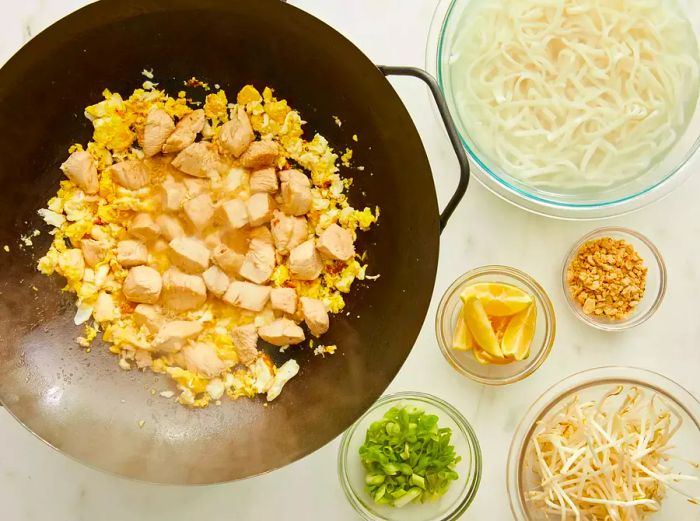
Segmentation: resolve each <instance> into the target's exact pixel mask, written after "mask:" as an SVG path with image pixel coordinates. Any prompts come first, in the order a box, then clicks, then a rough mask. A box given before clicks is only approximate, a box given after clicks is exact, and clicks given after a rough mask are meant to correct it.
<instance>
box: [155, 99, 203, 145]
mask: <svg viewBox="0 0 700 521" xmlns="http://www.w3.org/2000/svg"><path fill="white" fill-rule="evenodd" d="M204 121H205V117H204V110H202V109H198V110H195V111H193V112H190V113H189V114H187V115H186V116H185V117H183V118H182V119H181V120H180V121H178V122H177V125H176V126H175V131H174V132H173V133H172V134H170V136H168V139H166V141H165V144H164V145H163V153H164V154H172V153H173V152H179V151H180V150H183V149H184V148H186V147H188V146H189V145H191V144H192V143H194V140H195V138H196V137H197V134H199V133H200V132H201V131H202V129H203V128H204Z"/></svg>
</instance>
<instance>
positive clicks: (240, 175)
mask: <svg viewBox="0 0 700 521" xmlns="http://www.w3.org/2000/svg"><path fill="white" fill-rule="evenodd" d="M246 179H248V172H247V170H246V169H245V168H231V169H229V171H228V172H226V173H225V174H222V179H221V191H222V192H224V193H226V194H229V195H236V194H237V193H239V192H240V191H241V188H242V187H243V185H244V184H245V181H246Z"/></svg>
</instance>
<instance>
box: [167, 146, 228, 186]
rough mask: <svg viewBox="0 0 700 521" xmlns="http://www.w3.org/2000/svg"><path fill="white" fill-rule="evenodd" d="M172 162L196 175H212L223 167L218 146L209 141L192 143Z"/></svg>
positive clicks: (184, 170)
mask: <svg viewBox="0 0 700 521" xmlns="http://www.w3.org/2000/svg"><path fill="white" fill-rule="evenodd" d="M171 164H172V165H173V166H174V167H175V168H177V169H179V170H181V171H182V172H184V173H186V174H189V175H191V176H194V177H211V176H212V175H215V174H218V173H220V172H221V171H222V169H223V164H222V163H221V159H220V158H219V152H218V151H217V150H216V146H215V145H213V144H211V143H209V142H208V141H200V142H198V143H192V144H191V145H190V146H188V147H187V148H186V149H184V150H183V151H182V152H180V153H179V154H178V155H177V156H175V159H173V162H172V163H171Z"/></svg>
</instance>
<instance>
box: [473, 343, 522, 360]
mask: <svg viewBox="0 0 700 521" xmlns="http://www.w3.org/2000/svg"><path fill="white" fill-rule="evenodd" d="M473 353H474V358H476V361H477V362H479V363H480V364H481V365H489V364H496V365H505V364H509V363H511V362H512V361H513V359H512V358H511V357H505V358H499V357H496V356H493V355H490V354H488V353H487V352H486V351H484V350H483V349H481V348H480V347H479V346H478V345H475V346H474V351H473Z"/></svg>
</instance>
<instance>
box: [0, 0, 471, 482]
mask: <svg viewBox="0 0 700 521" xmlns="http://www.w3.org/2000/svg"><path fill="white" fill-rule="evenodd" d="M151 68H153V69H154V70H155V73H156V75H157V80H156V81H158V80H160V81H161V82H162V83H161V85H162V86H164V87H166V88H167V89H168V90H169V91H170V92H177V91H178V90H180V89H181V88H182V80H183V79H186V78H190V77H191V76H193V75H194V76H197V77H198V78H200V79H202V80H204V81H209V82H211V83H212V84H213V83H219V84H220V85H221V87H222V88H224V89H226V90H227V91H228V92H230V93H233V92H236V91H237V89H238V88H239V87H240V86H242V85H244V84H246V83H253V84H255V85H257V86H258V87H262V86H264V85H270V86H273V87H274V88H275V89H276V92H277V93H278V95H279V96H280V97H283V98H286V99H287V100H288V101H289V103H290V104H291V105H292V106H293V107H295V108H297V109H299V110H300V111H301V114H302V116H303V117H304V119H305V120H307V121H308V124H307V127H306V128H307V132H311V133H312V132H320V133H321V134H323V135H324V136H326V137H327V138H328V139H329V141H330V142H331V143H332V144H333V145H334V146H335V147H336V148H339V149H342V148H344V147H345V146H352V147H353V148H354V149H355V156H354V158H353V161H354V163H355V164H358V165H364V166H365V171H364V172H362V173H360V172H354V171H348V172H345V173H346V174H348V175H353V176H354V180H355V182H354V184H353V187H352V191H351V200H352V202H354V203H355V205H357V206H360V205H365V204H367V205H370V206H374V205H378V206H380V207H381V219H380V225H379V226H377V227H376V228H374V229H373V230H372V231H371V232H369V233H367V234H364V235H363V236H362V238H361V240H360V243H359V245H358V247H359V249H360V250H364V249H366V250H367V252H368V262H369V264H370V266H371V268H370V271H371V272H372V273H379V274H381V277H380V278H379V280H377V281H376V282H374V283H371V284H363V285H360V284H358V285H356V286H355V287H354V288H353V292H352V294H351V295H350V296H349V297H348V298H347V302H348V307H347V310H348V311H349V312H350V313H349V316H346V315H345V314H343V315H340V316H337V317H335V318H334V319H333V320H332V325H331V329H330V331H329V333H328V334H327V335H326V336H325V337H324V339H323V341H324V342H325V343H327V344H333V343H336V344H338V346H339V352H338V353H337V354H335V355H334V356H331V357H326V358H325V359H322V358H321V357H317V356H313V354H312V352H311V350H310V349H308V348H304V349H300V350H297V351H296V352H294V353H293V356H294V357H295V358H296V359H297V360H298V361H299V362H300V365H301V367H302V369H301V372H300V374H299V375H298V377H296V378H295V379H294V380H292V381H291V382H290V383H289V384H288V386H287V387H286V388H285V392H284V393H283V394H282V396H281V397H280V398H278V399H277V400H276V401H274V402H272V403H271V404H270V405H269V406H268V407H264V406H263V401H262V400H238V401H236V402H231V401H225V402H224V403H223V404H222V405H221V406H211V407H209V408H207V409H205V410H189V409H186V408H184V407H182V406H180V405H178V404H176V403H174V402H173V401H172V400H165V399H162V398H160V397H158V396H157V395H156V396H153V395H152V394H151V392H150V390H151V389H156V390H158V391H160V390H163V389H166V388H167V386H168V385H169V384H168V383H167V382H164V381H159V379H158V378H156V377H155V376H154V375H153V374H151V373H139V372H136V371H131V372H129V373H125V372H124V371H122V370H121V369H119V368H118V366H117V364H116V360H115V359H114V357H113V356H112V355H110V354H109V353H108V352H107V351H106V348H105V347H104V345H103V344H101V343H96V344H95V346H93V349H92V352H91V353H86V352H85V351H84V350H83V349H81V348H79V347H78V346H77V345H76V344H75V342H74V339H75V337H76V336H78V334H79V333H80V328H79V327H77V326H75V325H73V315H74V312H75V307H74V305H73V301H74V296H72V295H68V294H62V293H61V291H60V289H61V287H62V280H59V279H60V278H59V277H52V278H47V277H44V276H42V275H40V274H39V273H38V272H37V271H36V269H35V265H36V260H37V258H38V257H40V256H41V255H42V254H43V252H44V251H45V250H46V248H47V247H48V245H49V243H50V237H49V235H48V234H47V233H46V232H47V229H46V226H45V225H43V223H42V222H41V220H40V219H39V217H38V216H37V214H36V210H37V209H39V208H41V207H42V206H44V205H45V204H46V201H47V200H48V199H49V197H50V196H51V195H52V194H53V193H55V191H56V189H57V186H58V182H59V180H60V178H61V176H60V171H59V170H58V166H59V164H60V163H61V162H62V161H63V160H64V159H65V157H66V154H67V148H68V146H69V145H70V144H71V143H74V142H76V141H78V142H83V143H85V142H87V141H88V140H89V139H90V137H91V133H92V128H91V125H90V123H89V122H88V121H87V120H86V119H85V118H84V117H83V108H84V107H85V106H86V105H87V104H89V103H94V102H96V101H97V100H99V99H100V97H101V92H102V90H103V89H104V88H105V87H108V88H110V89H111V90H113V91H119V92H122V93H128V92H131V90H133V89H134V88H135V87H136V86H138V85H139V84H140V82H141V81H142V80H143V78H142V77H141V76H140V73H141V71H142V70H143V69H151ZM383 73H384V74H411V75H414V76H417V77H419V78H421V79H423V80H425V81H427V82H428V83H429V86H430V87H431V90H432V92H433V94H434V95H435V96H436V98H437V100H438V105H439V108H440V109H441V113H442V116H443V118H444V119H445V122H446V124H447V128H448V133H449V135H450V138H451V140H452V142H453V145H454V146H455V150H456V151H457V154H458V156H459V159H460V165H461V177H460V181H459V187H458V189H457V191H456V193H455V195H454V196H453V198H452V200H451V201H450V203H449V205H448V207H447V209H446V210H445V212H444V213H443V215H442V217H441V216H440V215H439V213H438V207H437V200H436V195H435V188H434V185H433V180H432V176H431V171H430V167H429V165H428V160H427V158H426V155H425V151H424V149H423V145H422V143H421V140H420V138H419V136H418V133H417V131H416V129H415V127H414V125H413V123H412V121H411V118H410V117H409V115H408V113H407V112H406V109H405V108H404V106H403V104H402V103H401V101H400V99H399V97H398V96H397V95H396V93H395V92H394V90H393V89H392V87H391V85H390V84H389V82H388V81H387V80H386V79H385V76H384V74H383ZM332 115H336V116H338V117H340V119H341V120H342V121H343V125H342V127H338V126H337V125H336V124H335V123H334V122H333V119H332V117H331V116H332ZM0 128H2V129H3V134H4V135H3V139H2V140H0V186H2V187H3V190H2V192H1V193H0V244H3V245H4V244H8V245H10V246H11V252H10V253H9V254H5V253H3V252H0V291H1V292H2V297H1V300H0V302H1V306H2V316H1V317H0V320H1V326H0V402H2V404H4V406H5V407H6V408H7V410H8V411H10V412H11V413H12V414H13V415H14V416H15V417H16V418H17V420H19V421H20V422H22V423H23V424H24V425H25V426H26V427H27V428H28V429H30V430H31V431H32V432H34V433H35V434H36V435H37V436H39V437H40V438H41V439H43V440H45V441H46V442H47V443H49V444H50V445H52V446H54V447H56V448H57V449H58V450H61V451H63V452H64V453H65V454H68V455H70V456H72V457H74V458H76V459H77V460H80V461H82V462H85V463H87V464H89V465H92V466H94V467H97V468H100V469H103V470H106V471H110V472H113V473H117V474H120V475H124V476H128V477H132V478H136V479H141V480H147V481H155V482H167V483H214V482H222V481H228V480H234V479H239V478H244V477H247V476H252V475H255V474H259V473H262V472H266V471H269V470H271V469H275V468H278V467H280V466H282V465H285V464H287V463H290V462H292V461H294V460H296V459H298V458H301V457H302V456H304V455H306V454H309V453H310V452H312V451H314V450H315V449H317V448H319V447H321V446H322V445H323V444H325V443H327V442H328V441H330V440H331V439H333V438H334V437H335V436H337V435H338V434H339V433H341V432H342V431H343V430H344V429H346V428H347V427H348V426H349V425H350V424H351V423H352V422H353V421H354V420H355V419H356V418H357V417H358V416H359V415H360V414H361V413H362V412H363V411H364V410H365V409H366V408H367V407H369V405H370V404H371V403H372V402H373V401H374V400H376V399H377V397H378V396H379V395H380V394H381V393H382V391H383V390H384V389H385V388H386V386H387V385H388V384H389V382H390V381H391V380H392V378H393V377H394V376H395V375H396V373H397V372H398V370H399V369H400V367H401V365H402V364H403V362H404V360H405V359H406V357H407V356H408V354H409V352H410V350H411V347H412V346H413V343H414V341H415V339H416V337H417V335H418V332H419V330H420V328H421V325H422V323H423V320H424V318H425V314H426V311H427V309H428V304H429V302H430V297H431V293H432V290H433V284H434V280H435V272H436V267H437V261H438V246H439V233H440V230H441V228H442V226H444V225H445V223H446V221H447V219H448V217H449V215H450V214H451V212H452V210H454V207H455V206H456V204H457V203H458V202H459V200H460V199H461V197H462V195H463V194H464V191H465V189H466V185H467V180H468V166H467V160H466V157H465V155H464V152H463V150H462V148H461V146H460V145H459V142H458V140H457V138H456V134H455V132H454V129H453V127H452V125H451V121H450V119H449V116H448V115H447V112H446V110H445V108H444V104H443V103H442V100H441V98H440V96H439V93H438V91H437V88H435V84H434V81H432V79H431V78H430V77H429V76H428V75H427V74H425V73H423V72H422V71H418V70H415V69H405V68H390V67H386V68H378V67H376V66H375V65H373V64H372V62H371V61H370V60H369V59H368V58H367V57H365V56H364V55H363V54H362V53H361V52H360V51H359V50H358V49H357V48H356V47H354V46H353V45H352V44H351V43H350V42H349V41H348V40H346V39H345V38H343V37H342V36H341V35H340V34H339V33H337V32H335V31H334V30H333V29H331V28H330V27H328V26H327V25H325V24H323V23H322V22H320V21H319V20H317V19H315V18H313V17H312V16H309V15H308V14H305V13H303V12H302V11H300V10H298V9H296V8H294V7H291V6H289V5H286V4H283V3H281V2H279V1H277V0H249V1H244V0H103V1H102V2H98V3H96V4H93V5H90V6H88V7H85V8H83V9H81V10H80V11H77V12H76V13H74V14H72V15H70V16H68V17H67V18H65V19H63V20H61V21H59V22H58V23H56V24H55V25H53V26H52V27H50V28H49V29H47V30H46V31H44V32H43V33H41V34H40V35H38V36H37V37H36V38H34V39H33V40H32V41H31V42H30V43H29V44H27V45H26V46H25V47H24V48H23V49H21V50H20V51H19V52H18V53H17V54H16V55H15V56H14V57H13V58H12V59H11V60H10V61H9V62H8V63H7V64H6V65H5V66H4V67H3V68H2V69H1V70H0ZM355 133H357V134H358V135H359V137H360V143H358V144H355V143H354V142H353V141H352V140H351V136H352V134H355ZM363 192H364V193H366V197H365V196H363V195H362V194H363ZM35 228H38V229H40V230H42V231H43V233H42V234H41V235H40V236H39V237H37V238H35V239H34V247H33V248H26V249H20V248H18V247H17V245H18V239H19V236H20V235H21V234H24V233H27V232H29V231H31V230H34V229H35ZM33 287H34V288H36V290H35V289H33ZM290 351H291V350H290ZM269 353H270V354H271V356H272V357H273V358H274V359H275V360H276V361H277V362H281V361H282V360H284V359H285V358H286V357H289V356H290V352H289V351H288V352H287V353H285V354H284V355H280V354H279V353H277V352H276V350H274V351H273V350H272V349H270V350H269ZM142 420H143V421H144V422H145V423H144V424H143V426H142V427H140V426H139V423H140V422H141V421H142Z"/></svg>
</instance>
